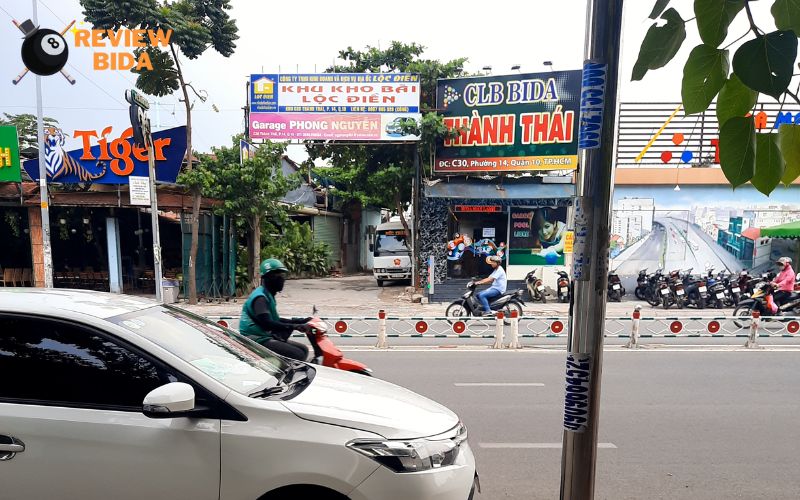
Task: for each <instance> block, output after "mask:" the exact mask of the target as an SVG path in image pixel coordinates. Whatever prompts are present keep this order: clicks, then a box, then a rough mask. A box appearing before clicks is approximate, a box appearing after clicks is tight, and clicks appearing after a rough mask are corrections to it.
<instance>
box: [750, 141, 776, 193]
mask: <svg viewBox="0 0 800 500" xmlns="http://www.w3.org/2000/svg"><path fill="white" fill-rule="evenodd" d="M777 137H778V134H756V173H755V175H753V178H752V179H750V183H751V184H752V185H753V186H755V188H756V189H758V190H759V191H761V192H762V193H764V194H765V195H767V196H769V194H770V193H771V192H772V190H773V189H775V187H776V186H777V185H778V184H779V183H780V182H781V177H783V158H781V151H780V149H778V143H777V142H776V140H775V139H777Z"/></svg>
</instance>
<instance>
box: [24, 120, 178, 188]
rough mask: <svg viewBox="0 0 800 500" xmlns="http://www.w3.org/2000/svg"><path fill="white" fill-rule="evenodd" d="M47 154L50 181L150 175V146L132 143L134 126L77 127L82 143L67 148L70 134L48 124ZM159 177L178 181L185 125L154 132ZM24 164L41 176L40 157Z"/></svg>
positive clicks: (113, 179) (115, 180)
mask: <svg viewBox="0 0 800 500" xmlns="http://www.w3.org/2000/svg"><path fill="white" fill-rule="evenodd" d="M44 135H45V141H44V156H45V167H46V170H47V180H48V182H59V183H64V184H76V183H81V182H93V183H97V184H128V177H130V176H140V177H147V176H148V171H147V168H148V167H147V150H146V149H145V148H143V147H140V146H137V145H134V144H133V129H131V128H127V129H124V130H122V131H121V132H119V133H115V130H114V128H113V127H106V128H104V129H102V130H100V131H98V130H91V129H90V130H76V131H74V132H73V134H72V138H73V139H77V140H78V141H80V144H81V147H80V148H79V149H74V150H71V151H65V150H64V145H65V143H66V140H67V136H66V135H65V134H64V132H63V131H62V130H61V129H59V128H56V127H45V130H44ZM153 148H154V156H155V160H156V180H158V181H163V182H173V183H174V182H175V181H176V179H177V178H178V173H180V169H181V164H182V163H183V158H184V155H185V154H186V127H175V128H171V129H167V130H162V131H160V132H154V133H153ZM22 166H23V168H24V169H25V171H26V172H27V173H28V175H30V176H31V178H32V179H33V180H39V160H38V159H34V160H28V161H26V162H24V163H23V165H22Z"/></svg>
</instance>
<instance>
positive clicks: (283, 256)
mask: <svg viewBox="0 0 800 500" xmlns="http://www.w3.org/2000/svg"><path fill="white" fill-rule="evenodd" d="M282 229H283V231H282V234H281V235H280V236H278V237H275V236H265V237H264V241H263V243H264V248H262V250H261V258H262V259H268V258H271V257H274V258H276V259H280V260H281V261H282V262H283V264H284V265H285V266H286V267H287V268H288V269H289V273H290V275H291V276H292V277H296V278H307V277H314V276H325V275H326V274H328V255H329V253H330V250H329V249H328V245H327V244H326V243H321V242H318V241H314V238H313V236H312V232H311V226H310V225H309V224H308V223H299V222H295V221H291V220H290V221H288V222H287V223H285V224H284V225H283V228H282Z"/></svg>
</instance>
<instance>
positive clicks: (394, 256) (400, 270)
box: [371, 220, 411, 286]
mask: <svg viewBox="0 0 800 500" xmlns="http://www.w3.org/2000/svg"><path fill="white" fill-rule="evenodd" d="M408 239H409V238H408V235H407V234H406V230H405V228H403V223H402V222H400V221H399V220H398V221H390V222H384V223H383V224H380V225H379V226H378V227H377V228H376V229H375V243H373V244H372V245H371V250H372V256H373V262H372V274H373V275H374V276H375V280H376V281H377V282H378V286H383V282H384V281H389V280H411V248H409V246H408Z"/></svg>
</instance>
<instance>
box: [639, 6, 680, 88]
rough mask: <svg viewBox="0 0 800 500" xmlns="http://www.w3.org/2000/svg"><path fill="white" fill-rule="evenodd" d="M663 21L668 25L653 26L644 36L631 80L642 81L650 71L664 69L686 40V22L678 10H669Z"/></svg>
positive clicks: (662, 17) (665, 13)
mask: <svg viewBox="0 0 800 500" xmlns="http://www.w3.org/2000/svg"><path fill="white" fill-rule="evenodd" d="M661 19H664V20H665V21H667V24H665V25H664V26H658V25H657V24H653V25H652V26H650V29H649V30H647V34H646V35H645V36H644V40H643V41H642V47H641V48H640V49H639V58H638V59H637V60H636V64H634V66H633V74H632V75H631V80H641V79H642V78H644V75H645V74H647V71H648V70H651V69H658V68H662V67H664V66H665V65H666V64H667V63H668V62H670V61H671V60H672V58H673V57H675V54H677V53H678V49H680V48H681V45H682V44H683V41H684V40H685V39H686V22H685V21H684V20H683V19H681V15H680V14H678V11H677V10H675V9H668V10H667V11H666V12H664V15H663V16H661Z"/></svg>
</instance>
